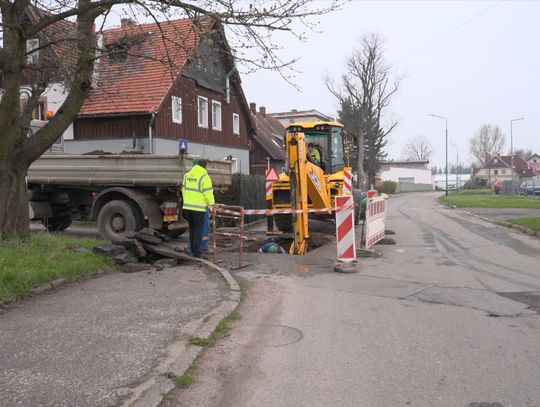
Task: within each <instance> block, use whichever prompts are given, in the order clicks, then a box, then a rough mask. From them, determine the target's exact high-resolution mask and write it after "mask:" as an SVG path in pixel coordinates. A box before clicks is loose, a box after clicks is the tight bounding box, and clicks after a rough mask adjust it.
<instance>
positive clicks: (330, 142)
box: [287, 122, 346, 174]
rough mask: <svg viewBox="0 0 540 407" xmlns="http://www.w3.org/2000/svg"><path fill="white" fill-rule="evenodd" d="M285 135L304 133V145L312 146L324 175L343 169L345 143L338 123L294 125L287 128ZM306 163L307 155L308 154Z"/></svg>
mask: <svg viewBox="0 0 540 407" xmlns="http://www.w3.org/2000/svg"><path fill="white" fill-rule="evenodd" d="M287 133H304V137H305V140H306V144H307V145H308V146H309V145H310V144H312V145H313V148H315V149H317V150H318V152H319V155H320V158H321V161H320V162H321V164H320V167H321V168H322V169H323V171H324V173H325V174H333V173H336V172H338V171H342V170H343V168H344V167H345V158H346V155H345V147H344V145H345V143H344V130H343V126H342V125H341V124H339V123H331V122H314V123H295V124H291V125H289V126H288V127H287ZM308 161H310V159H309V154H308Z"/></svg>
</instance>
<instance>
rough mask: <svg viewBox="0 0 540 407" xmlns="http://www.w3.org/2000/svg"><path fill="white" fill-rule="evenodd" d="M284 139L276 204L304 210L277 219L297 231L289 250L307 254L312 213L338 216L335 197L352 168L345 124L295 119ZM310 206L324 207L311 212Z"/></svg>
mask: <svg viewBox="0 0 540 407" xmlns="http://www.w3.org/2000/svg"><path fill="white" fill-rule="evenodd" d="M284 141H285V150H286V163H285V170H284V172H283V173H281V174H279V181H277V182H275V183H274V184H273V187H272V206H273V209H294V210H301V211H302V212H300V213H293V214H279V215H274V220H275V223H276V226H277V227H278V229H280V230H281V231H283V232H291V231H292V232H293V234H294V241H293V243H292V244H291V247H290V250H289V252H290V253H291V254H300V255H303V254H305V253H306V251H307V249H308V242H309V228H308V215H309V217H310V218H313V217H314V218H332V217H333V216H334V214H333V210H332V208H334V207H335V202H334V200H335V197H336V196H339V195H342V189H343V179H344V170H351V168H350V165H349V162H348V161H349V159H348V157H349V154H348V153H347V150H346V144H347V143H345V132H344V129H343V125H342V124H340V123H336V122H302V123H293V124H291V125H289V126H288V127H287V129H286V134H285V140H284ZM349 194H351V192H349ZM355 195H356V191H355ZM359 204H360V200H355V215H359V208H360V206H359ZM357 205H358V207H357ZM309 209H319V210H322V211H318V212H317V213H310V214H308V212H307V210H309ZM357 218H358V216H355V222H357Z"/></svg>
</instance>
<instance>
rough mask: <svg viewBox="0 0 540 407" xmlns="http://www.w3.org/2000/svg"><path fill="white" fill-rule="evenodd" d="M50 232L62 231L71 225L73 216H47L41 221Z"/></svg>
mask: <svg viewBox="0 0 540 407" xmlns="http://www.w3.org/2000/svg"><path fill="white" fill-rule="evenodd" d="M41 223H42V224H43V226H45V227H46V228H47V230H48V231H49V232H50V233H53V232H61V231H63V230H66V229H67V228H68V227H70V226H71V216H69V215H62V216H54V217H52V218H46V219H43V220H42V221H41Z"/></svg>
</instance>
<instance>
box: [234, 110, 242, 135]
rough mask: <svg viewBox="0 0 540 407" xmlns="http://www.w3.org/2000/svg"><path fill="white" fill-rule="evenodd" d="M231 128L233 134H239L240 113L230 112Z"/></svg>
mask: <svg viewBox="0 0 540 407" xmlns="http://www.w3.org/2000/svg"><path fill="white" fill-rule="evenodd" d="M232 128H233V134H236V135H238V136H240V115H239V114H238V113H233V114H232Z"/></svg>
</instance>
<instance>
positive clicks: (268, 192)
mask: <svg viewBox="0 0 540 407" xmlns="http://www.w3.org/2000/svg"><path fill="white" fill-rule="evenodd" d="M272 184H273V182H272V181H266V200H267V201H269V200H271V199H272Z"/></svg>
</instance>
